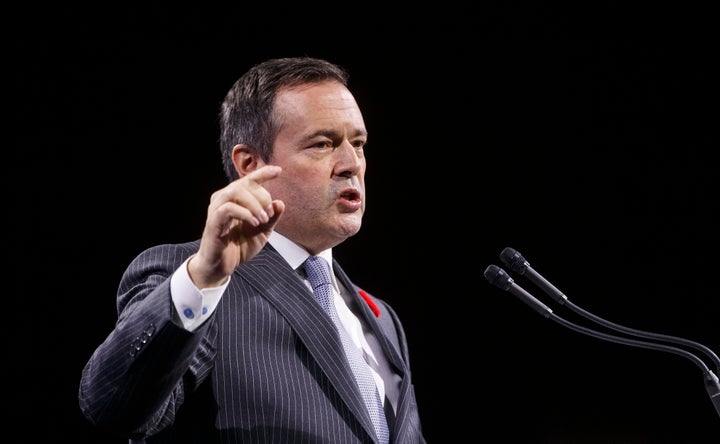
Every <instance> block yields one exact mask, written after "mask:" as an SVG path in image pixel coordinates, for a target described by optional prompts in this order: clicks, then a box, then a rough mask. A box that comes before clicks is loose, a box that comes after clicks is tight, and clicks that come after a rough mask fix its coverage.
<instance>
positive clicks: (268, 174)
mask: <svg viewBox="0 0 720 444" xmlns="http://www.w3.org/2000/svg"><path fill="white" fill-rule="evenodd" d="M281 171H282V167H279V166H277V165H264V166H262V167H260V168H258V169H257V170H255V171H252V172H250V173H248V174H247V175H245V177H244V179H247V180H251V181H253V182H256V183H258V184H260V183H263V182H266V181H268V180H270V179H274V178H276V177H278V176H279V175H280V172H281Z"/></svg>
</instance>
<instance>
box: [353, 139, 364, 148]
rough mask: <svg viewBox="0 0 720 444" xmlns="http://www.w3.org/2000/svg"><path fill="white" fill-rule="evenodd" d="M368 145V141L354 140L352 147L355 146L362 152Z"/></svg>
mask: <svg viewBox="0 0 720 444" xmlns="http://www.w3.org/2000/svg"><path fill="white" fill-rule="evenodd" d="M366 143H367V141H365V140H354V141H353V142H352V146H354V147H355V148H356V149H358V150H362V149H363V148H365V144H366Z"/></svg>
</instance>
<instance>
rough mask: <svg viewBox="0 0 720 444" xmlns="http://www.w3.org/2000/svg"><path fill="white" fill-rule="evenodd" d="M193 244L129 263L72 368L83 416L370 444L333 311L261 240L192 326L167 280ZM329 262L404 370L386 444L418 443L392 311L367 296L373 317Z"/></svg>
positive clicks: (162, 430)
mask: <svg viewBox="0 0 720 444" xmlns="http://www.w3.org/2000/svg"><path fill="white" fill-rule="evenodd" d="M198 246H199V241H194V242H189V243H185V244H177V245H160V246H156V247H152V248H150V249H148V250H146V251H144V252H142V253H141V254H140V255H138V257H136V258H135V260H133V261H132V263H131V264H130V265H129V266H128V268H127V270H126V271H125V274H124V275H123V277H122V279H121V282H120V285H119V288H118V300H117V303H118V312H119V317H118V321H117V325H116V328H115V329H114V330H113V332H112V333H111V334H110V335H109V336H108V337H107V338H106V339H105V341H104V342H103V343H102V344H101V345H100V346H99V347H98V348H97V349H96V350H95V352H94V353H93V355H92V356H91V358H90V360H89V361H88V363H87V364H86V366H85V368H84V369H83V371H82V375H81V381H80V390H79V402H80V407H81V410H82V411H83V413H84V414H85V415H86V417H87V418H88V419H89V420H90V422H92V423H93V424H95V425H96V426H97V427H99V428H101V429H102V428H107V429H108V430H111V431H112V432H113V433H120V434H121V435H124V436H126V437H128V438H130V439H131V442H147V443H154V442H173V443H175V442H202V443H212V442H263V443H265V442H274V443H372V442H374V440H375V435H374V432H373V426H372V423H371V421H370V417H369V415H368V413H367V411H366V410H365V408H364V404H363V401H362V397H361V396H360V393H359V391H358V389H357V386H356V385H355V382H354V378H353V375H352V371H351V370H350V367H349V365H348V364H347V361H346V359H345V357H344V352H343V348H342V344H341V343H340V340H339V338H338V336H337V333H336V330H335V327H334V325H333V323H332V321H331V320H330V319H329V317H328V316H327V315H326V314H325V313H324V312H323V310H322V308H321V307H320V305H319V304H317V302H315V300H314V299H313V296H312V293H311V292H310V291H309V290H308V289H307V287H306V286H305V284H304V283H303V281H302V279H301V278H300V277H299V276H298V275H297V274H296V273H295V271H294V270H293V269H292V268H291V267H290V266H289V265H288V263H287V262H286V261H285V260H284V259H283V258H282V256H280V254H279V253H278V252H277V251H276V250H274V249H273V248H272V246H271V245H270V244H267V245H266V246H265V247H264V248H263V250H262V251H261V252H260V253H259V254H258V255H257V256H256V257H254V258H253V259H252V260H251V261H249V262H247V263H245V264H243V265H242V266H241V267H238V269H237V270H236V271H235V273H234V275H233V277H232V279H231V281H230V284H229V286H228V288H227V289H226V291H225V293H224V295H223V297H222V298H221V300H220V303H219V305H218V307H217V309H216V311H215V313H214V314H213V316H212V317H211V318H210V319H208V320H207V321H206V322H205V323H204V324H203V325H202V326H201V327H200V328H198V329H197V330H196V331H194V332H188V331H187V330H185V329H183V328H182V327H180V326H179V324H178V323H177V321H173V319H174V316H175V312H174V310H175V309H174V306H173V304H172V301H171V297H170V284H169V282H170V279H169V278H170V276H171V275H172V273H173V271H174V270H176V269H177V267H179V266H180V265H181V264H182V263H183V261H185V260H186V259H187V258H188V257H189V256H190V255H191V254H193V253H195V252H196V251H197V249H198ZM333 268H334V270H335V273H336V275H337V277H338V279H339V280H340V281H341V282H342V283H343V284H344V285H345V286H346V287H347V288H349V289H353V290H355V291H354V299H355V303H356V304H358V306H359V307H360V311H361V313H362V316H364V317H365V320H366V321H367V323H368V325H369V326H370V327H371V328H372V329H373V332H374V333H375V335H376V336H377V338H378V340H379V342H380V344H381V345H382V348H383V351H384V352H385V355H386V356H387V358H388V361H389V362H390V363H391V365H392V366H393V367H394V370H395V372H397V373H398V374H399V375H400V376H401V377H402V383H401V387H400V398H399V401H398V406H397V409H396V420H395V424H394V426H393V428H392V431H391V433H392V442H393V443H424V442H425V439H424V437H423V434H422V430H421V424H420V418H419V415H418V410H417V405H416V402H415V393H414V388H413V384H412V380H411V374H410V366H409V360H408V350H407V342H406V339H405V334H404V331H403V329H402V325H401V323H400V320H399V319H398V317H397V315H396V314H395V312H394V311H393V310H392V308H391V307H390V306H388V305H387V304H386V303H385V302H384V301H382V300H380V299H377V298H374V297H373V296H370V297H371V298H372V299H373V301H374V302H375V303H376V305H377V306H378V307H379V309H380V315H379V316H377V317H376V316H375V315H374V314H373V312H372V310H371V309H370V308H369V307H368V305H367V304H366V303H365V302H364V301H363V299H362V298H361V296H360V295H359V294H358V290H359V289H358V288H357V287H356V286H355V285H354V284H353V283H352V282H351V281H350V280H349V278H348V277H347V276H346V275H345V273H344V272H343V271H342V269H341V267H340V266H339V265H338V264H337V262H335V263H334V264H333Z"/></svg>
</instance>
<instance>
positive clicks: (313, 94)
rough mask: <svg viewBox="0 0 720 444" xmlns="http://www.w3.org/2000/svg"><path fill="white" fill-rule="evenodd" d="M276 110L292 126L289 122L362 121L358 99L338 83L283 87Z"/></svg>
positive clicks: (329, 82) (278, 96)
mask: <svg viewBox="0 0 720 444" xmlns="http://www.w3.org/2000/svg"><path fill="white" fill-rule="evenodd" d="M275 111H276V113H277V115H278V117H280V118H281V119H282V120H283V122H284V123H290V122H289V121H288V119H289V120H290V121H292V120H294V119H300V120H321V121H322V120H328V119H333V120H338V119H340V120H343V119H350V120H358V119H359V120H360V121H362V115H361V112H360V108H359V107H358V104H357V102H356V101H355V97H353V95H352V93H351V92H350V91H349V90H348V89H347V88H346V87H345V86H344V85H343V84H341V83H339V82H336V81H328V82H323V83H312V84H303V85H297V86H293V87H289V88H283V89H281V90H280V91H278V93H277V96H276V97H275Z"/></svg>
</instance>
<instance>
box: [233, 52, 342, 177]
mask: <svg viewBox="0 0 720 444" xmlns="http://www.w3.org/2000/svg"><path fill="white" fill-rule="evenodd" d="M348 77H349V76H348V73H347V71H346V70H345V69H344V68H342V67H340V66H338V65H335V64H333V63H330V62H328V61H326V60H322V59H317V58H312V57H288V58H276V59H270V60H266V61H264V62H262V63H259V64H257V65H255V66H253V67H252V68H250V70H248V71H247V72H246V73H245V74H243V75H242V76H241V77H240V78H239V79H238V80H237V81H236V82H235V84H234V85H233V86H232V87H231V88H230V90H229V91H228V93H227V94H226V95H225V99H224V100H223V103H222V105H221V107H220V116H219V117H220V119H219V120H220V152H221V155H222V162H223V168H224V170H225V175H226V176H227V178H228V179H229V180H230V181H233V180H235V179H237V178H238V177H239V176H238V173H237V171H235V167H234V165H233V162H232V150H233V147H234V146H235V145H237V144H239V143H241V144H244V145H247V146H248V147H249V149H250V150H251V151H252V152H254V153H256V154H259V155H260V158H261V159H263V161H265V162H270V158H271V157H272V146H273V142H274V141H275V137H276V136H277V133H278V131H279V122H278V121H277V119H276V116H275V115H274V112H273V110H274V105H275V97H276V95H277V93H278V91H279V90H281V89H283V88H288V87H293V86H297V85H302V84H306V83H322V82H325V81H328V80H332V81H337V82H340V83H342V84H343V85H345V86H347V85H348Z"/></svg>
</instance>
